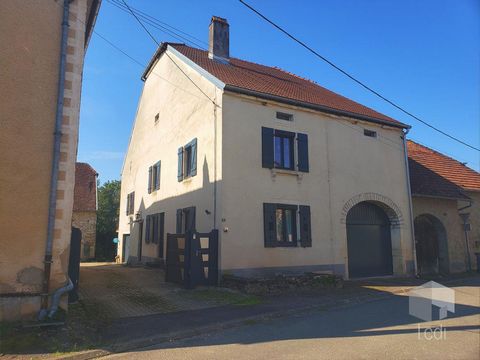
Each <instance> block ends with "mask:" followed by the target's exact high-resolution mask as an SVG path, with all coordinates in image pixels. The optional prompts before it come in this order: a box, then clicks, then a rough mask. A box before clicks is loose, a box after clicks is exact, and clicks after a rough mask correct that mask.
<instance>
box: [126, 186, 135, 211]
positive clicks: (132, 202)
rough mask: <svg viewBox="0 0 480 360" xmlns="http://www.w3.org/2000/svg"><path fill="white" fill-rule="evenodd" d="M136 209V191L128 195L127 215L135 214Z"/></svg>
mask: <svg viewBox="0 0 480 360" xmlns="http://www.w3.org/2000/svg"><path fill="white" fill-rule="evenodd" d="M134 211H135V191H132V192H131V193H130V194H128V195H127V215H133V213H134Z"/></svg>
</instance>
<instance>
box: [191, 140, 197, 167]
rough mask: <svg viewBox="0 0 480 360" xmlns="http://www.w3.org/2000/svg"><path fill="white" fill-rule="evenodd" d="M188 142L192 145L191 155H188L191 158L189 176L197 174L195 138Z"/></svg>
mask: <svg viewBox="0 0 480 360" xmlns="http://www.w3.org/2000/svg"><path fill="white" fill-rule="evenodd" d="M190 144H191V147H192V156H191V157H190V159H191V164H190V169H191V174H190V176H195V175H197V138H195V139H193V140H192V142H191V143H190Z"/></svg>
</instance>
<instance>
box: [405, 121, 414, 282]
mask: <svg viewBox="0 0 480 360" xmlns="http://www.w3.org/2000/svg"><path fill="white" fill-rule="evenodd" d="M408 131H409V129H405V131H404V133H403V150H404V153H405V170H406V171H405V173H406V174H407V193H408V212H409V215H410V232H411V234H410V235H411V237H412V245H413V246H412V254H413V267H414V271H415V276H418V266H417V248H416V243H415V229H414V221H413V205H412V202H413V199H412V188H411V186H410V169H409V168H408V151H407V149H408V147H407V134H408Z"/></svg>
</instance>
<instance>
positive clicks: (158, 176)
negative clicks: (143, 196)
mask: <svg viewBox="0 0 480 360" xmlns="http://www.w3.org/2000/svg"><path fill="white" fill-rule="evenodd" d="M155 167H156V168H157V171H156V173H155V190H158V189H160V168H161V162H160V161H159V162H157V164H156V165H155Z"/></svg>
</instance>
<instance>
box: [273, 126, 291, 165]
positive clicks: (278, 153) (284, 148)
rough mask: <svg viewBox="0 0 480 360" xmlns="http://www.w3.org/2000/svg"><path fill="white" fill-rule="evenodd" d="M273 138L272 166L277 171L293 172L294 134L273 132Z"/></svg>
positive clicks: (279, 131)
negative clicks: (287, 170) (277, 169)
mask: <svg viewBox="0 0 480 360" xmlns="http://www.w3.org/2000/svg"><path fill="white" fill-rule="evenodd" d="M274 134H275V135H274V137H273V145H274V154H273V165H274V167H276V168H279V169H289V170H294V151H293V148H294V143H295V133H292V132H288V131H281V130H275V133H274Z"/></svg>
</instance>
